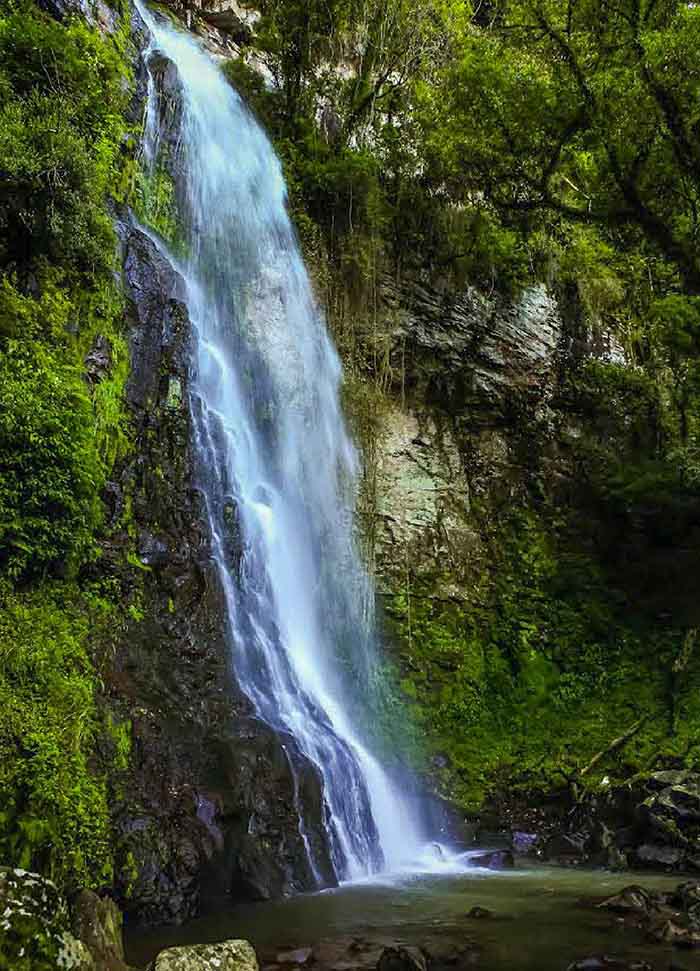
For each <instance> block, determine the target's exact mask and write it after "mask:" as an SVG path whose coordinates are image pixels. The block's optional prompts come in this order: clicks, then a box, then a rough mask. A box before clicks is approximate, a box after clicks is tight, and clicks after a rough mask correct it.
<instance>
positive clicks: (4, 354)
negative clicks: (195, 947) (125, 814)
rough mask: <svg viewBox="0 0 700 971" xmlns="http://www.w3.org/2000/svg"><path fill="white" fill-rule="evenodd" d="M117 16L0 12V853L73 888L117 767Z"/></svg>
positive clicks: (125, 90)
mask: <svg viewBox="0 0 700 971" xmlns="http://www.w3.org/2000/svg"><path fill="white" fill-rule="evenodd" d="M120 23H121V26H119V27H118V28H117V30H116V31H115V32H114V33H113V34H107V33H101V32H100V31H99V30H97V29H94V28H91V27H90V26H88V25H87V24H86V23H85V22H84V21H83V20H82V19H81V18H77V17H76V18H69V19H67V20H66V21H64V22H60V23H59V22H57V21H54V20H52V19H51V18H50V17H49V16H48V15H47V14H45V13H44V12H42V11H41V10H40V9H39V7H38V6H37V5H35V4H34V3H32V2H30V0H17V2H10V3H6V4H3V6H2V11H1V12H0V95H1V96H0V182H1V183H2V189H1V190H0V861H1V862H3V863H9V864H13V865H18V866H21V867H24V868H28V869H38V870H41V871H42V872H44V873H47V874H48V875H50V876H52V877H54V878H55V879H56V881H57V882H58V884H59V886H60V887H61V888H63V889H69V890H70V889H76V888H78V887H81V886H88V887H100V886H103V885H105V884H108V883H109V881H110V878H111V870H112V850H111V843H110V839H111V835H110V822H109V812H108V796H107V794H108V789H109V786H110V785H111V784H112V783H111V781H110V780H111V778H112V776H113V775H115V774H117V775H118V773H119V772H120V771H121V770H122V769H123V768H124V765H125V760H126V759H127V758H128V729H125V728H124V726H122V725H119V724H114V723H113V722H112V721H110V720H109V719H108V718H107V716H106V715H105V714H104V713H103V711H102V705H101V702H100V689H101V682H100V669H101V664H102V661H103V660H104V655H105V652H106V651H107V650H108V645H109V643H110V640H111V638H112V637H113V636H114V632H115V631H116V630H118V629H119V627H120V624H121V623H122V612H123V608H122V607H121V605H120V604H119V598H118V595H117V592H116V590H112V589H111V588H110V587H109V585H108V584H105V583H104V582H103V583H102V584H101V585H97V581H96V580H95V577H98V576H99V575H100V568H99V557H100V552H101V551H100V542H101V539H102V538H103V535H104V529H105V515H104V506H103V501H102V494H103V490H104V487H105V485H106V483H107V481H108V479H109V476H110V475H111V473H112V470H113V468H114V466H115V463H118V462H119V461H120V460H122V459H123V458H124V457H125V455H126V454H127V453H128V451H129V448H130V428H129V420H128V416H127V413H126V408H125V400H124V390H125V384H126V379H127V375H128V366H129V361H128V348H127V342H126V335H125V333H124V330H123V302H122V297H121V294H120V290H119V285H118V283H117V282H116V281H117V275H116V270H117V246H116V237H115V233H114V229H113V225H112V217H111V216H110V213H109V211H108V200H109V199H110V198H111V199H113V200H116V201H118V202H123V201H126V199H127V198H129V197H130V196H131V194H132V192H133V189H134V178H135V176H134V173H135V171H136V170H135V162H134V158H133V151H134V141H133V138H132V137H131V136H130V134H129V131H128V128H127V124H126V121H125V112H126V108H127V105H128V100H129V98H130V95H131V69H130V53H129V49H128V44H129V41H128V30H129V27H128V17H127V16H126V15H123V16H122V17H121V21H120ZM88 577H91V579H88Z"/></svg>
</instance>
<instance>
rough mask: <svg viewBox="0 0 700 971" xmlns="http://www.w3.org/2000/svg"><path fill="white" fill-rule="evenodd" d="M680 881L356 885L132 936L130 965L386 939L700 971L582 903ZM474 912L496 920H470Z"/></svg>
mask: <svg viewBox="0 0 700 971" xmlns="http://www.w3.org/2000/svg"><path fill="white" fill-rule="evenodd" d="M681 881H682V878H681V877H678V876H675V877H670V876H669V877H666V876H648V875H647V874H644V875H634V874H629V873H626V874H612V873H607V872H603V871H600V870H595V871H594V870H584V869H569V868H566V869H565V868H558V867H557V868H555V867H533V868H531V869H528V870H521V871H514V872H510V873H492V872H485V871H480V872H476V873H470V874H468V875H467V874H465V875H458V876H447V877H434V876H423V877H414V878H405V879H402V880H400V881H396V882H393V881H389V880H387V881H386V882H384V883H377V882H374V883H356V884H353V885H349V886H343V887H341V888H339V889H338V890H332V891H325V892H323V893H317V894H305V895H301V896H298V897H293V898H289V899H287V900H281V901H275V902H270V903H257V904H245V905H239V906H236V907H232V906H230V905H229V906H228V907H225V908H223V909H221V910H220V911H219V912H218V913H216V914H212V915H211V916H209V917H205V918H201V919H199V920H196V921H192V922H191V923H189V924H187V925H185V926H184V927H181V928H169V929H160V930H158V931H150V932H140V933H139V934H132V935H130V936H129V938H128V948H129V955H128V957H129V959H130V960H131V961H132V962H133V963H134V964H137V965H138V964H145V963H146V961H147V960H150V959H152V957H153V956H154V954H155V953H156V952H157V951H158V950H160V949H161V948H163V947H169V946H174V945H176V944H184V943H203V942H214V941H220V940H225V939H226V938H234V937H242V938H246V939H247V940H249V941H251V943H252V944H253V945H254V946H255V948H256V950H257V951H258V954H259V956H260V958H261V960H262V962H263V963H264V962H265V961H272V960H274V957H275V954H276V953H277V952H278V951H280V950H283V949H287V948H291V947H303V946H310V945H313V944H315V943H317V942H318V941H319V940H321V939H323V938H329V937H341V936H348V935H358V936H367V937H373V936H379V937H387V938H389V939H402V940H405V941H407V942H409V943H417V944H420V943H421V942H423V941H425V940H426V939H428V938H430V937H433V938H434V937H436V936H444V937H446V938H447V937H455V938H462V937H463V938H464V939H465V940H466V939H471V940H473V941H474V942H475V943H477V944H478V945H479V946H480V948H481V953H480V956H479V957H478V959H477V960H476V963H475V964H474V965H473V966H474V967H476V968H479V969H484V971H505V969H523V971H564V969H566V968H567V966H568V965H569V964H570V963H571V962H573V961H576V960H579V959H582V958H584V957H589V956H591V955H593V954H607V955H610V956H616V957H624V958H627V959H635V958H636V959H642V960H645V961H647V962H648V963H649V964H650V965H651V966H652V967H653V968H654V969H655V971H668V969H670V968H673V969H679V971H680V969H687V971H700V954H697V953H695V952H692V951H684V950H679V949H678V948H672V947H670V946H666V945H659V944H656V943H653V942H649V941H647V940H645V936H644V932H643V931H641V930H636V929H634V928H630V927H628V926H624V925H623V924H622V922H621V921H618V920H616V918H615V916H614V915H612V914H610V913H609V912H607V911H600V910H596V909H595V908H594V907H592V906H590V905H589V904H585V905H584V903H582V900H585V898H593V897H602V896H606V895H612V894H614V893H615V892H617V891H619V890H620V889H622V888H623V887H625V886H628V885H629V884H631V883H640V884H642V885H643V886H644V887H647V888H649V889H659V890H671V889H672V888H674V887H675V886H677V884H678V883H680V882H681ZM474 906H481V907H485V908H488V909H489V910H491V911H493V912H494V914H495V916H494V917H493V918H492V919H486V920H474V919H470V918H467V916H466V914H467V913H468V911H469V910H470V909H471V908H472V907H474Z"/></svg>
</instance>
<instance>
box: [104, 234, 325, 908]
mask: <svg viewBox="0 0 700 971" xmlns="http://www.w3.org/2000/svg"><path fill="white" fill-rule="evenodd" d="M119 232H120V238H121V241H122V247H123V260H122V265H123V277H124V283H125V290H126V295H127V300H128V310H127V324H128V327H129V333H130V341H131V373H130V380H129V384H128V388H127V398H128V403H129V407H130V411H131V416H132V427H133V435H134V449H133V454H132V456H131V458H130V459H129V460H128V461H127V462H126V464H125V465H124V466H123V467H122V469H121V470H120V473H119V475H117V476H115V477H114V479H113V481H112V482H111V483H110V484H109V486H108V489H107V493H106V498H107V503H108V507H109V510H110V519H111V525H112V528H113V531H114V532H113V536H112V539H111V541H110V542H109V543H106V544H105V550H104V554H105V561H106V562H107V563H110V562H111V568H112V570H113V571H114V573H115V574H117V575H118V576H119V577H120V580H121V582H122V584H123V585H124V588H125V591H126V592H127V593H128V596H129V599H130V601H131V602H132V603H133V602H136V603H138V604H139V607H138V610H136V611H135V616H134V622H133V624H131V625H130V628H129V630H127V631H126V632H125V634H124V635H123V636H120V637H119V638H118V642H117V646H116V656H115V659H114V663H113V666H112V671H111V675H110V679H109V684H108V685H107V691H108V693H109V695H110V697H111V704H112V705H113V707H114V709H115V711H116V713H117V714H118V716H119V719H120V720H121V721H126V720H130V722H131V726H132V755H131V768H130V770H129V773H128V778H127V780H126V784H125V786H124V792H123V793H120V794H119V795H118V797H117V798H116V799H115V804H114V810H113V818H114V823H115V828H116V832H117V841H118V846H119V852H120V866H119V872H118V875H117V880H116V890H117V899H118V900H119V903H120V905H121V906H122V907H123V909H124V910H125V913H126V915H127V918H128V919H131V920H133V919H135V920H138V921H141V922H145V923H160V922H176V923H177V922H181V921H183V920H185V919H187V918H188V917H191V916H193V915H195V914H196V913H197V912H198V909H199V907H200V905H201V901H202V892H203V888H206V891H207V893H209V894H211V895H212V896H219V895H223V894H235V895H240V896H245V897H250V896H256V897H272V896H279V895H281V894H285V893H289V892H291V891H293V890H304V889H312V888H314V887H315V886H316V877H315V875H314V873H313V872H312V871H311V868H310V866H309V862H308V855H307V850H306V847H305V845H304V840H303V837H302V835H301V833H300V830H299V824H298V816H297V811H296V807H297V805H301V806H302V807H303V808H304V810H305V812H306V816H307V819H308V824H307V830H308V832H307V834H306V835H307V839H308V841H309V844H310V845H312V846H313V847H315V848H316V851H317V859H319V860H320V861H321V864H320V871H321V876H322V879H323V880H324V882H327V883H331V882H332V881H333V874H332V869H331V866H330V861H329V860H328V855H327V848H326V845H325V833H324V831H323V827H322V823H321V820H322V818H323V800H322V794H321V789H320V782H319V780H318V777H317V776H316V774H315V773H314V772H313V770H312V769H311V767H310V766H309V765H308V763H306V762H305V760H304V759H303V758H302V757H301V755H300V753H299V752H298V751H297V750H296V749H295V747H294V744H293V742H292V741H291V740H289V739H281V738H279V737H278V736H276V735H275V733H274V732H272V731H271V730H270V729H268V728H267V727H266V726H265V725H263V724H261V723H260V722H259V721H258V720H257V719H255V718H254V717H253V716H252V712H251V707H250V704H249V702H248V701H247V699H246V698H244V697H243V696H242V695H241V693H240V691H239V690H238V688H237V686H236V683H235V678H234V676H233V672H232V668H231V663H230V655H229V645H228V643H227V639H226V636H225V631H226V618H225V606H224V599H223V594H222V591H221V588H220V584H219V579H218V573H217V570H216V568H215V566H214V563H213V560H212V556H211V550H210V544H209V535H208V529H207V525H206V524H207V517H206V515H205V510H204V507H203V501H202V497H201V495H200V493H199V491H198V489H197V484H196V483H197V475H196V455H195V452H194V445H193V440H192V428H191V420H190V412H189V407H190V397H189V396H190V384H191V369H192V361H193V359H194V357H193V354H194V344H193V341H194V336H193V331H192V328H191V325H190V322H189V319H188V315H187V310H186V307H185V305H184V304H183V303H182V301H181V296H182V293H183V283H182V280H181V279H180V278H179V276H178V274H177V273H175V272H174V271H173V269H172V268H171V266H170V264H169V263H168V262H167V260H165V259H164V258H163V256H161V255H160V253H159V252H158V250H157V248H156V246H155V245H154V243H153V242H152V241H151V240H150V239H149V238H148V237H147V236H146V235H144V234H143V233H142V232H141V231H140V230H139V229H138V228H137V227H136V226H135V225H134V224H133V223H132V222H131V221H130V219H129V218H125V219H124V221H123V222H122V223H121V225H120V227H119ZM134 551H135V552H134ZM127 554H128V557H129V559H130V563H131V566H130V568H125V566H124V561H125V560H126V559H127ZM295 778H296V780H297V781H296V782H295ZM324 853H325V857H324Z"/></svg>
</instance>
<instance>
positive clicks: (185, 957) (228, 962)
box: [149, 941, 258, 971]
mask: <svg viewBox="0 0 700 971" xmlns="http://www.w3.org/2000/svg"><path fill="white" fill-rule="evenodd" d="M149 971H258V961H257V958H256V956H255V951H254V950H253V948H252V947H251V945H250V944H249V943H248V941H223V942H222V943H221V944H195V945H191V946H187V947H169V948H168V949H167V950H165V951H161V952H160V954H159V955H158V956H157V957H156V959H155V961H154V962H153V964H152V965H151V967H150V969H149Z"/></svg>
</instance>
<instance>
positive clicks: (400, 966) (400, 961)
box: [377, 945, 428, 971]
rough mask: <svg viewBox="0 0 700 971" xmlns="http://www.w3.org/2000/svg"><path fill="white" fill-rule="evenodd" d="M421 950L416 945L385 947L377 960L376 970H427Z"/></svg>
mask: <svg viewBox="0 0 700 971" xmlns="http://www.w3.org/2000/svg"><path fill="white" fill-rule="evenodd" d="M427 968H428V965H427V962H426V959H425V955H424V954H423V952H422V951H421V950H420V949H419V948H417V947H409V946H408V945H405V946H404V945H398V946H397V947H385V948H384V950H383V951H382V953H381V955H380V956H379V960H378V961H377V971H427Z"/></svg>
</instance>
